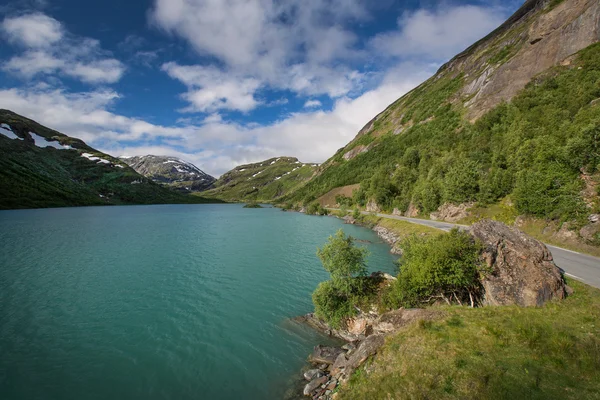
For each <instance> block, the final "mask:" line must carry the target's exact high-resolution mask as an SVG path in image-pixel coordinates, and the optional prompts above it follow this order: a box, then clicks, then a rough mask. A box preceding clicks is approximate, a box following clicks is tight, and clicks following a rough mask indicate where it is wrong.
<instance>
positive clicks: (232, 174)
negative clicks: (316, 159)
mask: <svg viewBox="0 0 600 400" xmlns="http://www.w3.org/2000/svg"><path fill="white" fill-rule="evenodd" d="M297 162H298V160H297V159H295V158H291V157H279V158H272V159H269V160H266V161H262V162H260V163H254V164H248V165H241V166H239V167H237V168H235V169H233V170H231V171H229V172H227V173H226V174H224V175H223V176H221V177H220V178H219V179H218V180H217V181H216V182H215V184H214V186H215V187H214V189H210V190H207V191H204V192H201V193H199V194H198V195H200V196H205V197H214V198H219V199H223V200H227V201H253V202H265V203H270V202H273V201H275V200H276V199H279V198H280V197H282V196H284V195H286V194H288V193H289V192H291V191H293V190H295V189H297V188H299V187H300V186H302V185H304V184H305V183H306V182H307V181H308V180H309V179H310V178H311V177H312V176H313V174H314V172H315V169H316V167H315V166H314V165H312V164H302V163H297ZM278 178H279V179H278Z"/></svg>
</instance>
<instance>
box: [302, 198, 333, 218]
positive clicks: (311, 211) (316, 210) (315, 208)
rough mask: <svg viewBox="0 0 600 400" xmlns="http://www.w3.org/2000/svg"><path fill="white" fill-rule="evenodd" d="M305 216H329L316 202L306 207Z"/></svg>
mask: <svg viewBox="0 0 600 400" xmlns="http://www.w3.org/2000/svg"><path fill="white" fill-rule="evenodd" d="M306 214H308V215H329V211H328V210H327V209H325V208H323V206H322V205H321V204H319V203H317V202H316V201H315V202H313V203H310V204H309V205H308V207H306Z"/></svg>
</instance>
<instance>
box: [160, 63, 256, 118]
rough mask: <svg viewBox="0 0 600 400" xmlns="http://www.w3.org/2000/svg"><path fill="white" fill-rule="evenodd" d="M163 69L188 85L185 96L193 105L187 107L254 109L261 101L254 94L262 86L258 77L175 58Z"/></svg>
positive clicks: (188, 109)
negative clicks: (184, 62) (185, 63)
mask: <svg viewBox="0 0 600 400" xmlns="http://www.w3.org/2000/svg"><path fill="white" fill-rule="evenodd" d="M162 70H163V71H165V72H166V73H167V74H168V75H169V76H170V77H171V78H174V79H177V80H179V81H181V82H182V83H183V84H185V85H186V86H187V87H188V89H189V90H188V92H187V93H185V94H184V95H183V97H184V98H185V99H186V100H187V101H189V102H190V104H191V105H190V107H188V108H186V109H185V111H188V112H194V111H200V112H213V111H216V110H219V109H227V110H239V111H250V110H252V109H253V108H255V107H256V106H257V105H258V104H259V103H258V101H257V100H256V99H255V98H254V93H255V92H256V90H257V89H258V87H259V86H260V82H259V81H258V80H256V79H252V78H244V77H239V76H236V75H235V74H232V73H226V72H222V71H220V70H219V69H217V68H215V67H203V66H200V65H196V66H184V65H179V64H177V63H173V62H170V63H166V64H164V65H163V66H162Z"/></svg>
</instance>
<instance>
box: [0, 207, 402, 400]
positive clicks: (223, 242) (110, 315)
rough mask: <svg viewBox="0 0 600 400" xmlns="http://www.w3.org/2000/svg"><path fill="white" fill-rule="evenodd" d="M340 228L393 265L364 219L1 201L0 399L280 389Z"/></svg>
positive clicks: (301, 350)
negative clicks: (322, 254) (5, 207)
mask: <svg viewBox="0 0 600 400" xmlns="http://www.w3.org/2000/svg"><path fill="white" fill-rule="evenodd" d="M340 228H343V229H344V231H345V232H346V233H349V234H351V235H352V236H354V237H356V238H359V239H363V240H368V241H370V242H372V243H369V244H365V246H367V247H368V248H369V250H370V252H371V256H370V257H369V267H370V270H372V271H375V270H381V271H386V272H393V271H394V265H393V262H394V260H395V257H394V256H393V255H391V254H390V253H389V247H388V246H387V245H386V244H384V243H382V242H381V240H380V239H379V238H377V236H376V235H375V234H374V233H373V232H372V231H370V230H368V229H365V228H360V227H356V226H351V225H344V224H343V223H342V221H340V220H338V219H336V218H331V217H312V216H306V215H303V214H298V213H286V212H282V211H281V210H279V209H274V208H265V209H244V208H242V206H241V205H237V204H235V205H167V206H135V207H90V208H65V209H46V210H23V211H2V212H0V355H1V358H0V399H3V400H13V399H15V400H16V399H19V400H22V399H49V400H54V399H77V400H86V399H250V400H252V399H261V400H263V399H279V398H282V397H283V395H284V392H285V391H286V389H288V388H289V386H290V382H291V381H292V380H293V379H295V378H296V377H297V376H298V374H299V372H300V369H301V368H302V367H303V366H304V365H305V364H304V363H305V360H306V357H307V356H308V354H309V353H310V351H311V350H312V347H313V346H315V345H316V344H319V343H325V342H326V341H327V340H328V339H327V338H325V337H323V336H320V335H319V334H317V333H316V332H313V331H311V330H310V329H308V328H306V327H304V326H301V325H298V324H296V323H294V322H292V321H290V318H291V317H294V316H297V315H301V314H305V313H307V312H310V311H312V303H311V293H312V291H313V290H314V289H315V287H316V286H317V284H318V283H319V282H320V281H323V280H325V279H327V278H328V275H327V273H326V272H325V271H324V270H323V268H322V266H321V264H320V261H319V259H318V258H317V256H316V248H317V247H318V246H321V245H323V244H324V243H325V242H326V240H327V238H328V236H329V235H332V234H334V233H335V232H336V231H337V230H338V229H340ZM361 245H362V244H361Z"/></svg>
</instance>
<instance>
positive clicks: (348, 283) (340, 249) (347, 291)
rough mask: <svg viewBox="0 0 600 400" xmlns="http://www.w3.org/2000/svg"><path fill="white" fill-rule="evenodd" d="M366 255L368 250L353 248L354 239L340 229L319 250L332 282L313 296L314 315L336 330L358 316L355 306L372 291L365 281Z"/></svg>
mask: <svg viewBox="0 0 600 400" xmlns="http://www.w3.org/2000/svg"><path fill="white" fill-rule="evenodd" d="M367 254H368V251H367V249H364V248H358V247H356V246H354V239H353V238H352V237H351V236H346V235H345V234H344V231H343V230H341V229H340V230H339V231H338V232H337V233H336V234H335V236H330V237H329V240H328V242H327V243H326V244H325V245H324V246H323V248H321V249H318V250H317V255H318V256H319V258H320V259H321V262H322V263H323V268H325V270H326V271H327V272H329V274H330V275H331V280H330V281H326V282H321V284H320V285H319V286H318V287H317V289H316V290H315V291H314V293H313V295H312V299H313V303H314V305H315V314H316V315H317V316H318V317H319V318H323V319H324V320H325V321H327V322H328V323H329V324H330V325H331V326H332V327H334V328H337V327H339V326H340V325H341V324H342V322H343V321H344V320H345V319H346V318H348V317H351V316H353V315H355V314H356V308H355V307H356V305H357V304H358V303H360V302H361V300H363V298H364V296H365V294H366V293H367V292H368V291H369V287H368V285H365V279H363V278H364V277H365V276H366V275H367V266H366V263H365V257H366V256H367Z"/></svg>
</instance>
